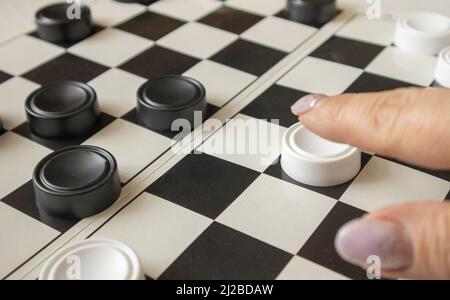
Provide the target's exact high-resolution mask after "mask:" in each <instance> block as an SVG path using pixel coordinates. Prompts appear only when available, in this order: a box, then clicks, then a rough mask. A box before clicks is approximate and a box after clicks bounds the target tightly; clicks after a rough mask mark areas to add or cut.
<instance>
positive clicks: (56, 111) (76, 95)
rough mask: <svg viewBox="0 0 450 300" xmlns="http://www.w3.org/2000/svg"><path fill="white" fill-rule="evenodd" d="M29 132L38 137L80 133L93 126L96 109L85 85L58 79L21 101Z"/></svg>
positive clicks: (95, 98)
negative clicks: (23, 104) (23, 101)
mask: <svg viewBox="0 0 450 300" xmlns="http://www.w3.org/2000/svg"><path fill="white" fill-rule="evenodd" d="M25 111H26V114H27V118H28V122H29V126H30V131H31V132H32V133H33V134H35V135H36V136H39V137H41V138H48V139H57V138H69V137H75V136H82V135H85V134H87V133H89V132H90V131H92V129H93V128H94V127H95V125H96V123H97V120H98V117H99V115H100V110H99V107H98V102H97V95H96V93H95V91H94V89H92V88H91V87H90V86H89V85H87V84H85V83H82V82H77V81H58V82H54V83H50V84H47V85H44V86H42V87H40V88H39V89H37V90H35V91H34V92H33V93H31V94H30V96H28V98H27V100H26V101H25Z"/></svg>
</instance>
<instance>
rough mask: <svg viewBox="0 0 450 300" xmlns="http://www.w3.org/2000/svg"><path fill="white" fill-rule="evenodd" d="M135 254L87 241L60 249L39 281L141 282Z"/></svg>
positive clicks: (124, 248)
mask: <svg viewBox="0 0 450 300" xmlns="http://www.w3.org/2000/svg"><path fill="white" fill-rule="evenodd" d="M140 279H144V274H143V272H142V269H141V265H140V262H139V259H138V257H137V255H136V254H135V253H134V251H133V250H132V249H131V248H130V247H128V246H127V245H125V244H123V243H121V242H118V241H115V240H109V239H88V240H83V241H80V242H76V243H73V244H71V245H69V246H66V247H63V248H62V249H60V250H59V251H58V252H56V253H55V254H54V255H53V256H52V257H51V258H50V259H49V260H48V261H47V263H46V265H45V266H44V268H43V269H42V271H41V273H40V275H39V280H140Z"/></svg>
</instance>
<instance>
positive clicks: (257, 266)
mask: <svg viewBox="0 0 450 300" xmlns="http://www.w3.org/2000/svg"><path fill="white" fill-rule="evenodd" d="M291 257H292V255H290V254H288V253H286V252H284V251H282V250H279V249H277V248H275V247H273V246H270V245H268V244H266V243H263V242H261V241H259V240H256V239H254V238H252V237H250V236H248V235H245V234H243V233H240V232H238V231H235V230H233V229H231V228H229V227H226V226H225V225H222V224H219V223H213V224H212V225H211V226H209V227H208V228H207V229H206V230H205V231H204V232H203V233H202V234H201V235H200V236H199V237H198V238H197V239H196V240H195V241H194V242H193V243H192V244H191V245H190V246H189V247H188V249H186V250H185V251H184V252H183V253H182V254H181V255H180V256H179V257H178V258H177V260H176V261H175V262H174V263H173V264H172V265H171V266H170V267H169V268H168V269H167V270H166V271H165V272H164V273H163V274H162V275H161V277H160V279H186V278H189V279H192V280H198V279H209V280H215V279H222V280H223V279H237V280H245V279H246V280H250V279H252V280H269V279H275V278H276V276H277V275H278V274H279V273H280V272H281V270H282V269H283V267H284V266H285V265H286V264H287V263H288V261H289V260H290V259H291Z"/></svg>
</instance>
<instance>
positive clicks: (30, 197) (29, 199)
mask: <svg viewBox="0 0 450 300" xmlns="http://www.w3.org/2000/svg"><path fill="white" fill-rule="evenodd" d="M30 177H31V175H30ZM1 201H2V202H3V203H6V204H8V205H9V206H11V207H13V208H15V209H17V210H18V211H20V212H21V213H24V214H26V215H27V216H29V217H32V218H34V219H36V220H38V221H40V222H41V223H44V224H46V225H48V226H50V227H52V228H53V229H56V230H58V231H59V232H65V231H67V230H69V229H70V228H71V227H72V226H73V225H75V224H76V223H77V222H78V220H67V219H61V218H55V217H50V216H48V215H47V214H46V213H45V212H43V211H41V210H40V209H39V208H38V207H37V205H36V201H35V197H34V189H33V182H32V181H31V180H30V181H28V182H27V183H25V184H23V185H22V186H21V187H19V188H17V189H16V190H15V191H13V192H12V193H10V194H9V195H7V196H6V197H5V198H3V199H1Z"/></svg>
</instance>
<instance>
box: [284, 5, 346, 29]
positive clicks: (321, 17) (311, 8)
mask: <svg viewBox="0 0 450 300" xmlns="http://www.w3.org/2000/svg"><path fill="white" fill-rule="evenodd" d="M336 14H337V8H336V1H335V0H288V1H287V5H286V9H285V15H286V16H287V18H289V19H290V20H292V21H295V22H300V23H304V24H324V23H326V22H328V21H330V20H331V19H332V18H333V17H334V16H336Z"/></svg>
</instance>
